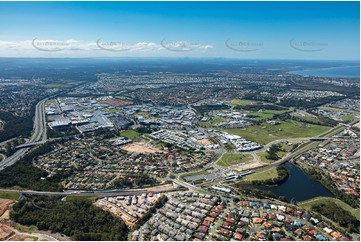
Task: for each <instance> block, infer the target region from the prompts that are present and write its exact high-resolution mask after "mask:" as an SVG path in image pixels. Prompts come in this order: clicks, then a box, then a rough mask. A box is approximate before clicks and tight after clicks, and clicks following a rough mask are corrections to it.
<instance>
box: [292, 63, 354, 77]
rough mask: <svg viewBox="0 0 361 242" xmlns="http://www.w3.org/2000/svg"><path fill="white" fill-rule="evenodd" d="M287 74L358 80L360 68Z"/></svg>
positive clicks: (332, 68)
mask: <svg viewBox="0 0 361 242" xmlns="http://www.w3.org/2000/svg"><path fill="white" fill-rule="evenodd" d="M289 73H292V74H298V75H302V76H319V77H338V78H342V77H344V78H347V77H348V78H359V77H360V66H338V67H329V68H319V69H305V70H297V71H290V72H289Z"/></svg>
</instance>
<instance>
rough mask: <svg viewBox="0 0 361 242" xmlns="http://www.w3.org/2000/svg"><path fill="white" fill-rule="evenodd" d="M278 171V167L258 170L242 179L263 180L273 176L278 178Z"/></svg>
mask: <svg viewBox="0 0 361 242" xmlns="http://www.w3.org/2000/svg"><path fill="white" fill-rule="evenodd" d="M277 177H278V172H277V168H276V167H272V168H270V169H268V170H265V171H261V172H257V173H254V174H251V175H248V176H245V177H244V178H243V179H242V180H245V181H263V180H268V179H272V178H277Z"/></svg>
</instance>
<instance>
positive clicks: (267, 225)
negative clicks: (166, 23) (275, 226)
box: [262, 222, 271, 229]
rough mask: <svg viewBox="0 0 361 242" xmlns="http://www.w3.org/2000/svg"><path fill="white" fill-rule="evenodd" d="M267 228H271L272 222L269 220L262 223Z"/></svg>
mask: <svg viewBox="0 0 361 242" xmlns="http://www.w3.org/2000/svg"><path fill="white" fill-rule="evenodd" d="M262 225H263V226H264V227H265V228H266V229H269V228H270V227H271V224H269V223H268V222H264V223H263V224H262Z"/></svg>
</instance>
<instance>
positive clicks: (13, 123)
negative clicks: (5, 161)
mask: <svg viewBox="0 0 361 242" xmlns="http://www.w3.org/2000/svg"><path fill="white" fill-rule="evenodd" d="M31 110H32V111H31V113H30V114H29V115H27V116H24V117H17V116H15V115H13V114H11V113H9V112H3V111H0V120H3V121H5V125H4V130H2V131H0V142H2V141H5V140H8V139H11V138H14V137H27V136H28V134H29V132H30V131H31V130H32V129H33V120H32V117H33V116H34V108H32V109H31Z"/></svg>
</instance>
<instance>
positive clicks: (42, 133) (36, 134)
mask: <svg viewBox="0 0 361 242" xmlns="http://www.w3.org/2000/svg"><path fill="white" fill-rule="evenodd" d="M46 100H47V98H45V99H43V100H41V101H40V102H38V103H37V104H36V106H35V117H34V124H33V134H32V136H31V137H30V139H29V140H28V141H27V142H26V143H25V144H23V145H22V147H19V149H18V150H17V151H16V152H15V153H14V154H13V155H12V156H9V157H7V158H6V159H4V160H3V161H1V162H0V171H1V170H3V169H5V168H6V167H8V166H11V165H13V164H15V162H17V161H18V160H19V159H21V158H22V157H23V156H24V155H25V154H26V153H27V152H28V151H29V150H30V147H31V146H32V145H35V144H40V143H45V142H46V141H47V136H46V119H45V101H46Z"/></svg>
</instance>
